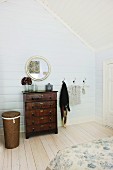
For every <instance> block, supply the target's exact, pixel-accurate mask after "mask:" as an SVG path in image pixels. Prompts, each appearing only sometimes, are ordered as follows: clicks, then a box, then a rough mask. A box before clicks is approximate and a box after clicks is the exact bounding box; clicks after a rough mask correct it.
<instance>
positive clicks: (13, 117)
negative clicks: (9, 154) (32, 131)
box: [2, 111, 20, 149]
mask: <svg viewBox="0 0 113 170" xmlns="http://www.w3.org/2000/svg"><path fill="white" fill-rule="evenodd" d="M2 118H3V127H4V139H5V147H6V148H7V149H13V148H16V147H17V146H19V136H20V135H19V134H20V112H17V111H8V112H4V113H2Z"/></svg>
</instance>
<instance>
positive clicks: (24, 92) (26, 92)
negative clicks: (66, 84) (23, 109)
mask: <svg viewBox="0 0 113 170" xmlns="http://www.w3.org/2000/svg"><path fill="white" fill-rule="evenodd" d="M53 92H56V93H57V92H58V91H36V92H35V91H34V92H29V91H22V93H23V94H34V93H37V94H38V93H53Z"/></svg>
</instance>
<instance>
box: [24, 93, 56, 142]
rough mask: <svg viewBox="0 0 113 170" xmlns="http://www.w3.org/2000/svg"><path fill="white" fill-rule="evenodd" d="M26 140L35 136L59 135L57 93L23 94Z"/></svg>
mask: <svg viewBox="0 0 113 170" xmlns="http://www.w3.org/2000/svg"><path fill="white" fill-rule="evenodd" d="M23 101H24V112H25V129H26V139H27V138H29V136H32V135H34V134H42V133H50V132H54V133H58V128H57V91H50V92H23Z"/></svg>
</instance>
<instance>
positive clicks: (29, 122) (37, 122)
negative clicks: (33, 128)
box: [26, 116, 56, 125]
mask: <svg viewBox="0 0 113 170" xmlns="http://www.w3.org/2000/svg"><path fill="white" fill-rule="evenodd" d="M55 121H56V117H55V116H40V117H32V119H29V118H27V119H26V124H27V125H40V124H44V123H51V122H55Z"/></svg>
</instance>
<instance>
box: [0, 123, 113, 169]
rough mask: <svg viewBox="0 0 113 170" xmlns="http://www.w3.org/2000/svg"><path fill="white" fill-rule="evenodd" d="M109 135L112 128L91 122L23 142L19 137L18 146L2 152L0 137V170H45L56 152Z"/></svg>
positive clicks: (112, 131) (23, 139) (3, 149)
mask: <svg viewBox="0 0 113 170" xmlns="http://www.w3.org/2000/svg"><path fill="white" fill-rule="evenodd" d="M108 136H113V129H109V128H107V127H104V126H101V125H99V124H97V123H95V122H89V123H83V124H78V125H70V126H67V127H66V128H64V127H59V130H58V134H46V135H40V136H34V137H30V138H29V139H25V134H24V133H21V134H20V144H19V147H17V148H15V149H6V148H5V147H4V136H3V135H1V136H0V170H45V169H46V167H47V165H48V163H49V161H50V160H51V159H52V158H53V157H54V156H55V154H56V153H57V151H58V150H61V149H64V148H65V147H69V146H72V145H76V144H79V143H86V142H88V141H92V140H95V139H100V138H104V137H108Z"/></svg>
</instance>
